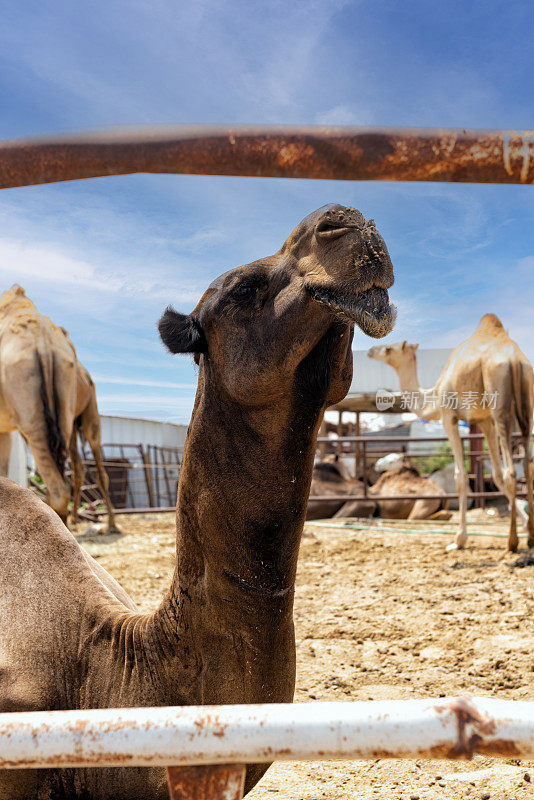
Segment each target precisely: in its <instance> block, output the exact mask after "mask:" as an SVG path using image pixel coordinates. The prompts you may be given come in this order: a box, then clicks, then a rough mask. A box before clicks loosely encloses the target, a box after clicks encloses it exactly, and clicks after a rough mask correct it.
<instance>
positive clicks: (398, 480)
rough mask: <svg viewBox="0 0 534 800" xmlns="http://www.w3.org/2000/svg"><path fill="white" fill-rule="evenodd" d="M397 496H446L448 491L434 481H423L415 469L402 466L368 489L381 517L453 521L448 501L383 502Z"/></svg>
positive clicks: (425, 479)
mask: <svg viewBox="0 0 534 800" xmlns="http://www.w3.org/2000/svg"><path fill="white" fill-rule="evenodd" d="M394 494H429V495H436V494H438V495H445V490H444V489H442V488H441V486H439V484H437V483H436V482H435V481H433V480H432V479H431V478H423V477H422V476H421V475H420V474H419V471H418V470H417V469H415V468H414V467H412V466H407V465H404V466H401V467H397V468H396V469H390V470H387V471H386V472H384V473H382V475H381V476H380V477H379V479H378V480H377V481H376V483H374V484H373V485H372V486H371V487H370V489H369V495H370V497H372V498H374V499H375V500H376V502H377V504H378V509H379V511H380V516H381V517H386V518H388V519H450V517H451V514H450V512H449V511H447V508H448V504H447V501H446V500H439V499H438V500H436V499H434V500H432V499H429V500H380V496H381V495H384V496H387V495H394Z"/></svg>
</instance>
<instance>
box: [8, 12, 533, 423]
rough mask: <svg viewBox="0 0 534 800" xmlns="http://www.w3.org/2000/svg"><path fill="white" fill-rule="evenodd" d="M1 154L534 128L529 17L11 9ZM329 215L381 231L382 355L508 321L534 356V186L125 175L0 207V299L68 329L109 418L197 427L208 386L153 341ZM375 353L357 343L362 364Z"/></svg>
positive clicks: (36, 192) (43, 191) (447, 342)
mask: <svg viewBox="0 0 534 800" xmlns="http://www.w3.org/2000/svg"><path fill="white" fill-rule="evenodd" d="M1 23H2V24H1V25H0V101H1V106H0V107H1V109H2V113H1V114H0V137H1V138H12V137H19V136H26V135H36V134H46V133H59V132H70V131H78V130H85V129H90V128H99V127H103V126H117V125H144V126H146V125H150V124H180V123H217V124H224V123H231V124H235V123H256V124H259V123H282V124H319V123H328V124H351V125H358V124H361V125H412V126H451V127H455V126H458V127H497V128H501V127H503V128H525V129H532V128H534V81H533V80H532V75H533V74H534V49H533V48H532V41H531V40H532V27H533V24H534V7H533V6H532V5H531V4H530V3H529V2H527V0H525V1H524V2H514V1H513V0H512V2H492V0H488V1H487V2H485V3H465V2H457V1H456V0H453V1H452V2H445V1H444V2H441V3H431V2H428V0H426V2H415V1H412V0H404V2H399V0H373V2H370V1H369V0H367V1H366V2H363V1H362V2H358V1H354V0H347V1H346V2H344V1H343V0H327V2H325V0H321V2H316V1H315V0H298V1H294V0H289V2H270V3H269V2H254V0H252V1H251V2H250V1H249V2H244V0H239V1H238V0H196V2H194V3H191V2H189V0H188V2H187V3H185V2H181V1H180V0H130V2H123V1H121V0H119V1H116V0H105V1H104V0H93V1H92V2H86V3H83V4H82V3H72V2H65V1H64V0H52V1H51V0H39V2H36V1H33V2H32V0H26V2H24V3H20V2H18V0H16V1H13V0H4V2H3V3H2V11H1ZM327 202H339V203H346V204H350V205H354V206H356V207H357V208H359V209H360V210H361V211H362V212H363V213H364V215H365V216H367V217H373V218H374V219H375V221H376V223H377V225H378V227H379V229H380V230H381V232H382V233H383V235H384V237H385V239H386V241H387V243H388V246H389V249H390V252H391V255H392V259H393V262H394V265H395V272H396V283H395V286H394V287H393V289H392V291H391V296H392V299H393V300H394V301H395V302H396V303H397V305H398V307H399V316H398V323H397V327H396V330H395V331H394V333H393V334H392V336H391V337H390V340H391V341H396V340H398V339H404V338H407V339H409V340H411V341H418V342H420V343H421V346H426V347H445V346H453V345H455V344H457V343H458V342H459V341H460V340H461V339H462V338H465V337H466V336H468V335H469V334H470V333H471V332H472V331H473V330H474V328H475V326H476V324H477V322H478V320H479V318H480V317H481V316H482V315H483V314H484V313H487V312H493V313H496V314H498V315H499V316H500V317H501V318H502V321H503V323H504V325H505V327H506V328H507V329H508V330H509V332H510V334H511V335H512V336H513V337H514V338H515V339H516V340H517V341H518V343H519V344H520V346H521V347H522V348H523V350H524V351H525V352H526V353H527V354H528V355H529V357H530V358H531V359H533V360H534V322H533V313H532V307H533V305H534V277H533V276H534V225H533V220H534V190H533V189H532V187H525V186H506V187H497V186H475V185H451V184H417V183H411V184H408V183H371V182H369V183H357V182H339V183H336V182H329V181H303V180H302V181H296V180H295V181H287V180H267V179H252V178H216V177H213V178H212V177H195V176H183V177H182V176H143V175H136V176H125V177H120V178H106V179H98V180H93V181H82V182H74V183H65V184H56V185H51V186H44V187H27V188H21V189H12V190H6V191H4V192H2V193H1V194H0V285H1V287H2V288H7V287H8V286H10V285H11V284H12V283H14V282H18V283H20V284H21V285H23V286H24V287H25V289H26V291H27V293H28V295H29V296H30V297H31V298H32V299H33V300H34V302H35V303H36V304H37V306H38V308H39V310H40V311H42V312H43V313H45V314H47V315H49V316H51V317H52V318H53V319H54V321H55V322H56V323H57V324H61V325H64V326H65V327H66V328H67V329H68V330H69V331H70V333H71V336H72V339H73V341H74V343H75V344H76V346H77V349H78V354H79V357H80V359H81V360H82V361H83V362H84V363H85V365H86V366H87V367H88V368H89V370H90V371H91V373H92V374H93V376H94V378H95V382H96V384H97V390H98V397H99V405H100V410H101V412H102V413H110V414H124V415H126V416H134V417H148V418H155V419H165V420H169V421H176V422H185V421H187V420H188V418H189V414H190V410H191V407H192V402H193V398H194V393H195V385H196V374H195V370H194V367H193V365H192V363H191V361H190V360H189V359H188V358H187V357H177V356H174V357H171V356H169V355H167V354H166V353H165V352H164V350H163V348H162V346H161V345H160V343H159V341H158V338H157V335H156V328H155V325H156V321H157V319H158V317H159V315H160V313H161V311H162V310H163V308H164V307H165V306H166V305H167V304H168V303H173V304H174V305H175V306H176V307H177V308H179V309H180V310H184V311H188V310H190V309H191V308H192V307H193V306H194V305H195V303H196V300H197V299H198V297H199V296H200V294H201V293H202V291H203V290H204V288H205V287H206V286H207V284H208V283H209V282H210V281H211V280H212V279H213V278H214V277H215V276H216V275H218V274H219V273H221V272H223V271H225V270H227V269H229V268H231V267H233V266H236V265H238V264H242V263H247V262H249V261H252V260H254V259H256V258H259V257H261V256H264V255H267V254H269V253H272V252H274V251H275V250H277V249H278V247H279V246H280V244H281V243H282V241H283V240H284V239H285V237H286V236H287V234H288V233H289V231H290V230H291V229H292V228H293V227H294V226H295V225H296V224H297V222H298V221H299V220H300V219H301V218H302V217H304V216H305V215H306V214H307V213H309V212H310V211H312V210H313V209H315V208H317V207H319V206H321V205H324V204H325V203H327ZM370 344H371V342H370V340H369V339H367V338H366V337H365V336H363V334H361V333H359V332H358V333H357V335H356V341H355V347H356V348H357V349H362V348H365V347H367V346H370Z"/></svg>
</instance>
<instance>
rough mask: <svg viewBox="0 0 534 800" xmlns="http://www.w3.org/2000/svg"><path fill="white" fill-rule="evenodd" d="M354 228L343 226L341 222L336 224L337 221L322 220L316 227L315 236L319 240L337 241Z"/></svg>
mask: <svg viewBox="0 0 534 800" xmlns="http://www.w3.org/2000/svg"><path fill="white" fill-rule="evenodd" d="M352 227H354V226H352V225H345V224H343V223H342V222H341V220H340V221H339V222H335V220H331V219H322V220H320V221H319V222H318V223H317V225H316V226H315V235H316V236H317V237H318V238H319V239H337V238H338V237H339V236H343V235H344V234H345V233H348V231H349V230H350V229H351V228H352Z"/></svg>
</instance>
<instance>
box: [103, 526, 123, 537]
mask: <svg viewBox="0 0 534 800" xmlns="http://www.w3.org/2000/svg"><path fill="white" fill-rule="evenodd" d="M106 534H108V535H110V536H122V531H121V529H120V528H119V526H118V525H109V526H108V528H106Z"/></svg>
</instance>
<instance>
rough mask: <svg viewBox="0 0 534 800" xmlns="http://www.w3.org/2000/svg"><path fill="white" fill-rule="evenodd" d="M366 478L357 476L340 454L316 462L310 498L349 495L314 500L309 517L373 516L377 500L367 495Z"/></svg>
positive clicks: (309, 509) (307, 517)
mask: <svg viewBox="0 0 534 800" xmlns="http://www.w3.org/2000/svg"><path fill="white" fill-rule="evenodd" d="M363 491H364V488H363V482H362V481H358V480H354V478H352V476H351V475H350V473H349V472H348V470H347V469H346V467H345V466H344V465H343V462H341V461H340V460H339V459H338V457H337V456H334V457H333V458H331V457H327V458H325V459H324V461H318V462H317V463H316V464H314V465H313V473H312V482H311V487H310V500H311V499H312V498H313V497H318V496H321V495H323V496H326V495H347V498H358V499H347V501H346V502H343V500H319V501H317V502H310V500H308V510H307V512H306V519H307V520H312V519H327V518H329V517H372V516H373V514H374V512H375V510H376V503H375V502H374V500H371V499H370V498H365V497H364V496H363Z"/></svg>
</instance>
